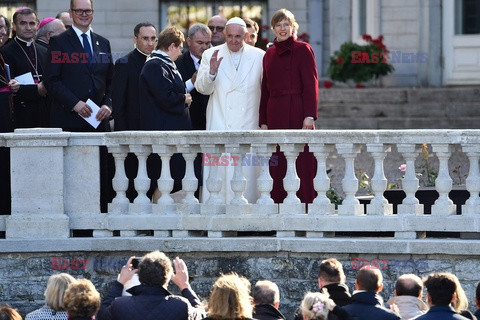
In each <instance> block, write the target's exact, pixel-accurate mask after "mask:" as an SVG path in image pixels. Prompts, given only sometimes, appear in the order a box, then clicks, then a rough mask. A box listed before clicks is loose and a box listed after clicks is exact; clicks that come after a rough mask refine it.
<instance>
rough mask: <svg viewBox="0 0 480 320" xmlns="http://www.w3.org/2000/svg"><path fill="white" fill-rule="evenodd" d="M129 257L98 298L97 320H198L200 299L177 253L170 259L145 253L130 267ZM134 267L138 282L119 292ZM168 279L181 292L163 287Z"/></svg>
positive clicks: (133, 271)
mask: <svg viewBox="0 0 480 320" xmlns="http://www.w3.org/2000/svg"><path fill="white" fill-rule="evenodd" d="M133 258H134V257H131V258H130V259H129V260H128V262H127V265H125V266H123V268H122V271H121V272H120V276H119V278H118V281H116V282H115V283H114V284H113V286H112V288H111V289H110V292H109V293H108V295H107V296H106V297H105V299H104V300H103V301H102V304H101V307H100V310H99V311H98V313H97V317H96V319H97V320H156V319H163V320H197V319H198V320H200V319H203V318H204V316H205V312H204V310H203V309H201V308H197V306H198V305H199V304H200V299H199V298H198V297H197V295H196V294H195V292H194V291H193V290H192V288H191V287H190V284H189V282H188V270H187V266H186V265H185V262H183V260H182V259H179V258H178V257H177V258H175V260H174V261H173V263H174V266H175V273H173V269H172V262H171V261H170V259H169V258H168V257H167V256H166V255H165V254H164V253H163V252H160V251H153V252H150V253H148V254H146V255H145V256H144V257H143V258H142V261H141V262H140V263H139V265H138V270H137V269H133V265H132V260H133ZM137 271H138V279H139V280H140V283H141V285H139V286H136V287H132V288H130V289H129V290H128V292H129V293H131V294H132V296H122V290H123V286H124V285H125V284H126V283H127V282H128V281H129V280H130V279H131V278H132V277H133V275H134V274H135V273H137ZM170 280H172V282H174V283H175V284H176V285H177V287H178V288H179V289H180V291H181V293H182V296H176V295H173V294H171V293H170V292H169V291H168V290H167V286H168V283H169V282H170Z"/></svg>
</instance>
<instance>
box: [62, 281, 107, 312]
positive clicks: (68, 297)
mask: <svg viewBox="0 0 480 320" xmlns="http://www.w3.org/2000/svg"><path fill="white" fill-rule="evenodd" d="M64 304H65V310H67V312H68V316H69V318H74V317H88V318H91V317H93V315H94V314H95V313H97V311H98V309H99V308H100V293H98V291H97V289H95V286H94V285H93V283H92V282H91V281H90V280H87V279H79V280H77V281H75V282H73V283H71V284H70V285H69V286H68V288H67V291H65V297H64Z"/></svg>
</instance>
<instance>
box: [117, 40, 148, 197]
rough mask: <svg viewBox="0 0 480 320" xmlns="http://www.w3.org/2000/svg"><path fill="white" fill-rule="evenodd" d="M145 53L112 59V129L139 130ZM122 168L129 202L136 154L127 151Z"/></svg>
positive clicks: (135, 173) (136, 168)
mask: <svg viewBox="0 0 480 320" xmlns="http://www.w3.org/2000/svg"><path fill="white" fill-rule="evenodd" d="M146 59H147V56H146V55H145V54H143V53H141V52H140V51H138V49H133V50H132V51H130V52H129V53H128V54H127V55H125V56H123V57H121V58H120V59H118V60H117V61H115V66H114V67H113V83H112V106H113V118H114V130H115V131H125V130H140V97H139V89H138V79H139V77H140V72H141V71H142V68H143V65H144V64H145V60H146ZM125 171H126V174H127V177H128V179H129V184H128V189H127V198H128V199H129V200H130V202H133V200H134V199H135V198H136V196H137V192H136V190H135V183H134V179H135V177H136V176H137V171H138V160H137V157H136V156H135V155H134V154H132V153H129V154H128V155H127V158H126V159H125Z"/></svg>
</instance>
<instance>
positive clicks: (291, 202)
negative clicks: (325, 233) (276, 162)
mask: <svg viewBox="0 0 480 320" xmlns="http://www.w3.org/2000/svg"><path fill="white" fill-rule="evenodd" d="M280 148H281V151H282V152H283V154H284V155H285V158H286V159H287V173H286V175H285V178H284V179H283V188H284V189H285V191H286V192H287V197H286V198H285V199H284V200H283V203H280V204H279V208H280V214H302V213H303V214H304V213H305V204H304V203H303V204H302V203H301V202H300V199H299V198H298V197H297V191H298V189H300V178H299V177H298V175H297V169H296V166H295V162H296V160H297V157H298V154H299V152H301V151H303V144H301V145H300V144H294V143H282V144H280Z"/></svg>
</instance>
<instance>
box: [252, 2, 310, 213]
mask: <svg viewBox="0 0 480 320" xmlns="http://www.w3.org/2000/svg"><path fill="white" fill-rule="evenodd" d="M295 24H296V22H295V17H294V16H293V14H292V13H291V12H290V11H288V10H286V9H280V10H278V11H277V12H275V14H274V15H273V17H272V21H271V26H272V29H273V32H274V33H275V36H276V39H275V40H274V45H273V46H271V47H270V48H268V50H267V52H266V53H265V56H264V58H263V80H262V97H261V100H260V119H259V120H260V126H261V128H262V129H307V130H313V129H315V125H314V120H315V119H316V118H317V115H318V114H317V104H318V75H317V66H316V64H315V57H314V54H313V50H312V48H311V47H310V45H309V44H308V43H305V42H299V41H296V40H295V39H294V37H293V26H294V25H295ZM279 151H280V150H279V147H278V146H277V152H276V153H275V154H274V156H276V157H278V160H279V161H278V165H277V166H270V174H271V176H272V178H273V190H272V193H271V194H272V198H273V200H274V201H275V202H276V203H281V202H283V199H285V197H286V196H287V193H286V191H285V190H284V188H283V178H284V177H285V173H286V168H287V165H286V159H285V156H284V155H283V153H282V152H279ZM272 163H273V162H272ZM296 168H297V174H298V176H299V177H300V181H301V182H300V189H299V190H298V192H297V196H298V197H299V198H300V200H301V201H302V202H303V203H311V202H312V201H313V199H314V198H315V195H316V193H315V190H314V188H313V178H314V177H315V173H316V161H315V158H314V156H313V154H312V153H310V152H308V146H307V145H305V148H304V151H303V152H301V153H300V155H299V157H298V158H297V162H296Z"/></svg>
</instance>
